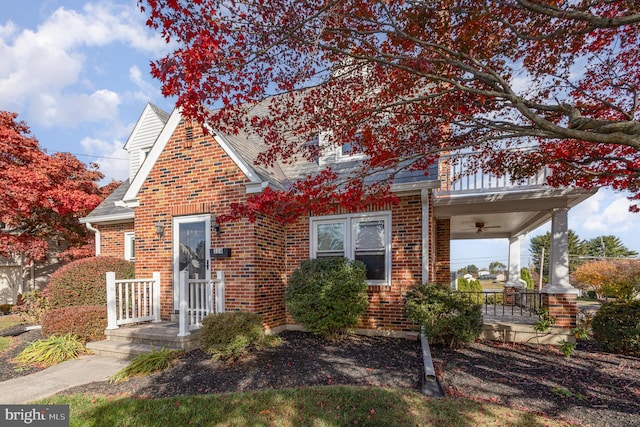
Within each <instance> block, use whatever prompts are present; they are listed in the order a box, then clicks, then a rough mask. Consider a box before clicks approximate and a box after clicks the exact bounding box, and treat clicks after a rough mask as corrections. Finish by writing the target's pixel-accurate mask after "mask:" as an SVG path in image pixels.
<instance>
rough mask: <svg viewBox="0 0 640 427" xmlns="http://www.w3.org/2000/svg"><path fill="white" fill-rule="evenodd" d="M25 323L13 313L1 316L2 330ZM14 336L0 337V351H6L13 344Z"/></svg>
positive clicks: (0, 327) (0, 324)
mask: <svg viewBox="0 0 640 427" xmlns="http://www.w3.org/2000/svg"><path fill="white" fill-rule="evenodd" d="M21 323H23V322H22V320H21V319H20V317H19V316H17V315H15V314H12V315H8V316H0V331H1V330H3V329H6V328H10V327H12V326H15V325H19V324H21ZM12 341H13V338H12V337H0V352H3V351H5V350H6V349H8V348H9V347H10V346H11V342H12Z"/></svg>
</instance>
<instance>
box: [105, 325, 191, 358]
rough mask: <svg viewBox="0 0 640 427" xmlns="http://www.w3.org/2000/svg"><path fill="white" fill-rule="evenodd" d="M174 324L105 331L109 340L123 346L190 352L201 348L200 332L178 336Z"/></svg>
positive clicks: (177, 330)
mask: <svg viewBox="0 0 640 427" xmlns="http://www.w3.org/2000/svg"><path fill="white" fill-rule="evenodd" d="M178 332H179V329H178V326H177V325H176V324H173V323H160V324H158V323H156V324H154V323H150V324H143V325H136V326H129V327H121V328H118V329H111V330H107V331H105V333H106V335H107V340H108V341H112V342H115V343H121V344H146V345H149V346H151V347H153V348H156V349H161V348H171V349H182V350H185V351H190V350H193V349H195V348H198V347H199V346H200V331H198V330H196V331H192V332H191V334H190V335H188V336H186V337H179V336H178Z"/></svg>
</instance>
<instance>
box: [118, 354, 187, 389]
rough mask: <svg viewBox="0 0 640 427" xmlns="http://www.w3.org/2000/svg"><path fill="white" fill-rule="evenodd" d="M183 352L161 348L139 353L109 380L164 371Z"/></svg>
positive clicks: (120, 379) (119, 380) (125, 378)
mask: <svg viewBox="0 0 640 427" xmlns="http://www.w3.org/2000/svg"><path fill="white" fill-rule="evenodd" d="M183 353H184V352H183V351H182V350H170V349H168V348H163V349H161V350H155V349H153V350H151V353H142V354H139V355H137V356H136V357H134V358H133V360H132V361H131V363H129V364H128V365H127V366H125V367H124V368H122V369H120V370H119V371H118V372H116V373H115V374H113V375H112V376H111V377H109V382H111V383H119V382H121V381H125V380H127V379H128V378H129V377H134V376H144V375H150V374H153V373H154V372H158V371H164V370H165V369H167V368H170V367H171V365H172V364H173V361H174V360H175V359H177V358H178V357H180V356H181V355H182V354H183Z"/></svg>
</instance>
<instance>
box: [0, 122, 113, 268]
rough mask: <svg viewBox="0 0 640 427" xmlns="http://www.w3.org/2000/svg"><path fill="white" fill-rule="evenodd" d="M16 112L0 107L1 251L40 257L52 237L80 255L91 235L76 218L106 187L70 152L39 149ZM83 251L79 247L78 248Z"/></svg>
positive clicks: (7, 254) (94, 171)
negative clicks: (50, 151)
mask: <svg viewBox="0 0 640 427" xmlns="http://www.w3.org/2000/svg"><path fill="white" fill-rule="evenodd" d="M16 119H17V114H15V113H11V112H6V111H0V200H2V203H0V256H5V257H14V256H20V257H22V258H23V259H24V260H25V261H27V262H28V261H29V260H32V261H40V260H43V259H44V258H45V257H46V256H47V251H48V248H49V243H50V242H56V243H59V244H64V246H66V248H68V250H70V251H71V252H73V253H74V254H75V255H78V254H79V252H78V248H82V247H83V246H84V245H86V243H87V241H88V239H89V238H90V236H88V235H87V230H86V228H85V227H83V226H82V225H81V224H80V223H79V222H78V219H79V218H80V217H82V216H85V215H86V214H88V213H89V212H90V211H91V210H92V209H93V208H95V207H96V206H97V205H98V204H99V203H100V202H101V201H102V199H103V198H104V197H105V196H106V195H107V194H106V192H108V191H110V189H111V187H108V188H106V191H103V190H102V189H100V188H99V187H98V181H99V180H100V179H102V178H103V175H102V173H100V172H99V171H98V170H97V167H96V166H95V165H90V167H89V168H87V167H86V166H85V164H84V163H82V162H80V161H79V160H78V159H77V158H75V157H74V156H73V155H71V154H68V153H55V154H52V155H48V154H46V153H45V152H43V151H42V149H41V148H40V146H39V144H38V141H37V140H36V139H35V138H34V137H32V136H30V131H29V128H28V126H27V125H26V124H25V123H24V122H21V121H18V120H16ZM80 252H82V251H80Z"/></svg>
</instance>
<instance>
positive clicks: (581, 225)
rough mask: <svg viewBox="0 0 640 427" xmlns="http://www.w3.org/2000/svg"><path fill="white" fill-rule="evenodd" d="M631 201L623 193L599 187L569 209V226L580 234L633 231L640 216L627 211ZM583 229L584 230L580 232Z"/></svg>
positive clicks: (616, 233)
mask: <svg viewBox="0 0 640 427" xmlns="http://www.w3.org/2000/svg"><path fill="white" fill-rule="evenodd" d="M630 204H631V203H630V202H629V200H628V199H627V198H626V196H625V195H624V194H620V193H614V192H613V191H611V190H607V189H601V190H600V191H598V193H596V194H595V195H594V196H592V197H590V198H589V199H587V200H586V201H584V202H582V203H581V204H579V205H578V206H576V207H575V208H573V209H572V210H571V211H570V220H569V222H570V224H569V225H570V227H571V228H572V229H575V230H576V232H577V233H578V235H579V236H580V237H581V238H586V237H587V236H583V235H582V234H592V235H594V236H595V235H603V234H605V235H608V234H613V235H618V236H621V237H623V234H624V233H628V232H632V231H635V230H636V229H637V228H638V227H637V225H638V221H639V220H640V217H639V216H638V214H634V213H631V212H629V205H630ZM581 230H584V232H582V233H581V232H580V231H581Z"/></svg>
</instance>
